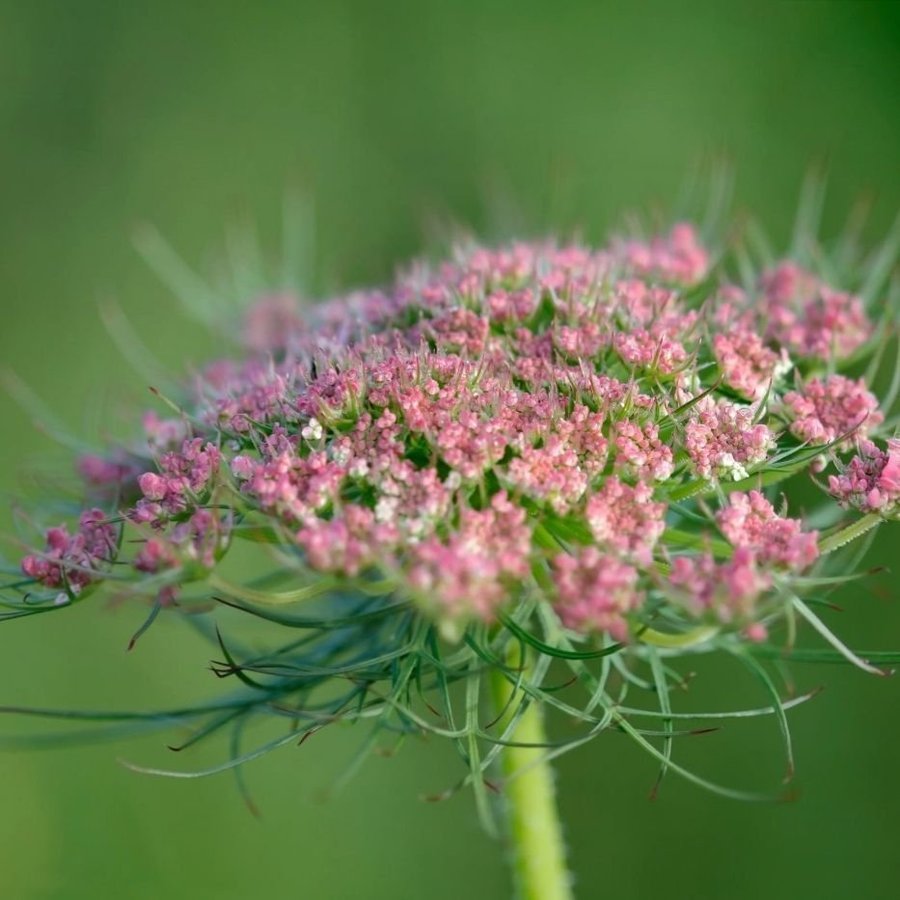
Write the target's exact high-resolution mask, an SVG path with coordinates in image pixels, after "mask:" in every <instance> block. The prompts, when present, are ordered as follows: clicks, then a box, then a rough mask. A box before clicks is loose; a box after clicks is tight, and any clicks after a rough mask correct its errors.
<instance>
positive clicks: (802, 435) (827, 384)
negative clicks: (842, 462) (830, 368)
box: [784, 375, 884, 449]
mask: <svg viewBox="0 0 900 900" xmlns="http://www.w3.org/2000/svg"><path fill="white" fill-rule="evenodd" d="M784 407H785V411H786V412H787V414H788V416H789V417H790V418H791V419H792V421H791V425H790V431H791V434H793V435H795V436H796V437H798V438H799V439H800V440H802V441H806V442H808V443H810V444H830V443H831V442H832V441H835V440H837V439H838V438H842V440H841V442H840V446H841V447H842V448H844V449H846V448H848V447H849V446H851V439H852V438H865V437H866V435H867V434H868V433H869V431H870V430H871V429H872V428H875V427H877V426H878V425H880V424H881V423H882V422H883V421H884V415H883V414H882V412H881V411H880V410H879V409H878V400H877V399H876V398H875V396H874V395H873V394H872V393H871V392H870V391H869V390H868V388H867V387H866V383H865V381H864V380H863V379H862V378H860V379H857V380H856V381H854V380H852V379H850V378H845V377H844V376H843V375H831V376H829V377H828V378H826V379H825V380H824V381H823V380H821V379H818V378H814V379H812V380H811V381H809V382H807V383H806V384H805V385H803V387H802V388H801V389H800V390H797V391H790V392H789V393H787V394H785V395H784Z"/></svg>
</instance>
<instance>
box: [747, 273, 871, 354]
mask: <svg viewBox="0 0 900 900" xmlns="http://www.w3.org/2000/svg"><path fill="white" fill-rule="evenodd" d="M762 287H763V298H764V303H765V320H766V322H767V325H768V335H769V337H771V338H773V339H774V340H776V341H777V342H778V343H779V344H780V345H781V346H782V347H785V348H787V350H788V351H789V352H790V353H792V354H796V355H797V356H809V357H818V358H819V359H823V360H827V359H831V358H833V357H836V358H838V359H842V358H844V357H846V356H849V355H850V354H851V353H852V352H853V351H854V350H856V349H857V348H858V347H860V346H861V345H862V344H864V343H865V342H866V341H867V340H868V339H869V338H870V337H871V335H872V324H871V322H870V321H869V318H868V316H867V315H866V312H865V309H864V308H863V303H862V300H861V299H860V298H859V297H855V296H854V295H852V294H848V293H844V292H841V291H836V290H834V289H833V288H831V287H829V286H828V285H827V284H825V283H824V282H822V281H821V280H819V279H818V278H816V277H815V276H814V275H812V274H811V273H810V272H807V271H805V270H804V269H801V268H800V267H799V266H797V265H795V264H794V263H789V262H788V263H782V264H781V265H779V266H778V267H777V268H775V269H773V270H772V271H770V272H767V273H765V275H764V276H763V279H762Z"/></svg>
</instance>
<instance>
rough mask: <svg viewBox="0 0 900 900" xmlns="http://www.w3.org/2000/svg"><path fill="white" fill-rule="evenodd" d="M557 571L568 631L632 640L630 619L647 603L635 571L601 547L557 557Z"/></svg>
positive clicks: (561, 614)
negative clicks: (633, 613) (596, 633)
mask: <svg viewBox="0 0 900 900" xmlns="http://www.w3.org/2000/svg"><path fill="white" fill-rule="evenodd" d="M553 571H554V578H555V582H556V591H557V596H558V600H557V609H558V611H559V617H560V619H561V620H562V623H563V624H564V625H565V626H566V627H567V628H571V629H573V630H574V631H580V632H591V631H595V632H601V633H602V632H607V633H608V634H610V635H612V637H614V638H615V639H616V640H618V641H624V640H627V639H628V634H629V628H628V618H627V617H628V615H629V613H632V612H634V611H635V610H636V609H637V608H638V606H639V605H640V603H641V601H642V600H643V595H642V593H641V592H640V591H639V590H638V573H637V570H636V569H635V568H633V567H632V566H630V565H628V564H626V563H624V562H622V561H621V560H619V559H617V558H616V557H615V556H610V555H608V554H605V553H603V551H602V550H600V549H599V548H597V547H584V548H583V549H581V550H580V551H579V552H578V553H577V554H572V555H570V554H559V555H558V556H556V557H555V558H554V560H553Z"/></svg>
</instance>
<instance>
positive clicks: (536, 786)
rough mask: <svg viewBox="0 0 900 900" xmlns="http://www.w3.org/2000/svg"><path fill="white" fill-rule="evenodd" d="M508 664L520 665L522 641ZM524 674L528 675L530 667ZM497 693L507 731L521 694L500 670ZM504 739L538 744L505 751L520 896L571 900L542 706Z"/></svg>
mask: <svg viewBox="0 0 900 900" xmlns="http://www.w3.org/2000/svg"><path fill="white" fill-rule="evenodd" d="M508 662H509V665H510V666H511V667H512V668H518V666H519V665H520V663H521V651H520V649H519V647H518V645H515V646H514V648H513V649H512V650H511V653H510V656H509V659H508ZM524 675H525V677H527V676H528V671H527V670H526V671H525V673H524ZM493 694H494V702H495V704H496V707H497V712H498V713H500V712H501V711H504V710H505V712H504V713H503V716H502V718H501V720H500V722H499V723H498V724H499V726H500V728H501V729H504V728H505V727H506V726H507V725H508V724H509V721H510V719H511V718H512V716H513V714H514V712H515V710H516V708H517V707H518V701H519V700H520V699H521V696H522V695H521V693H519V692H517V691H516V688H515V685H513V684H512V683H510V681H509V680H508V679H507V678H505V677H504V676H503V674H502V673H501V672H495V673H494V674H493ZM505 737H506V739H508V740H510V741H515V742H516V743H518V744H528V745H533V746H519V747H504V748H503V750H502V752H501V753H500V765H501V768H502V771H503V778H504V792H503V793H504V799H505V801H506V813H507V836H508V840H509V842H510V857H511V858H510V861H511V864H512V868H513V876H514V878H515V883H516V892H517V897H518V898H519V900H572V898H573V894H572V888H571V884H570V878H569V872H568V869H567V868H566V853H565V844H564V842H563V836H562V824H561V823H560V820H559V812H558V810H557V808H556V791H555V787H554V783H553V770H552V768H551V767H550V763H549V762H548V761H547V760H546V759H545V758H544V754H545V753H546V750H545V749H544V747H543V745H545V744H546V741H547V736H546V732H545V731H544V720H543V711H542V710H541V707H540V705H539V704H538V703H537V702H532V703H530V704H529V705H528V707H527V709H526V710H525V712H524V713H522V715H521V716H520V717H519V720H518V721H517V722H516V725H515V728H514V729H513V732H512V733H511V734H509V735H506V736H505Z"/></svg>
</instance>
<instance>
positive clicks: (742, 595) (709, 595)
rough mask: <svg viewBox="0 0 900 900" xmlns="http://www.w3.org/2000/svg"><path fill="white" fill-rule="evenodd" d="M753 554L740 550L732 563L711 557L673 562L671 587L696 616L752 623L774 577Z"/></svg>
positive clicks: (732, 622)
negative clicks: (718, 560)
mask: <svg viewBox="0 0 900 900" xmlns="http://www.w3.org/2000/svg"><path fill="white" fill-rule="evenodd" d="M759 563H760V561H759V559H758V558H757V556H756V554H755V553H754V551H753V550H752V549H751V548H750V547H747V546H741V547H737V548H736V549H735V551H734V555H733V556H732V558H731V559H730V560H727V561H725V562H721V563H717V562H716V561H715V560H714V559H713V557H712V555H711V554H709V553H705V554H703V555H701V556H699V557H687V556H678V557H676V558H675V559H674V560H672V569H671V572H670V574H669V581H668V583H669V586H670V588H674V589H675V592H676V594H677V595H678V596H679V598H680V602H682V603H684V605H685V606H686V607H687V609H689V610H690V611H691V612H692V613H693V614H694V615H695V616H698V617H703V616H707V617H710V618H712V619H714V620H716V621H719V622H722V623H723V624H727V625H734V624H743V625H745V626H746V625H750V624H752V623H753V619H754V616H756V615H757V601H758V600H759V599H760V597H761V595H762V594H763V593H764V592H765V591H766V590H768V588H769V587H770V586H771V583H772V582H771V576H770V575H769V574H768V573H767V572H766V571H765V569H764V568H762V567H761V566H760V564H759Z"/></svg>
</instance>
